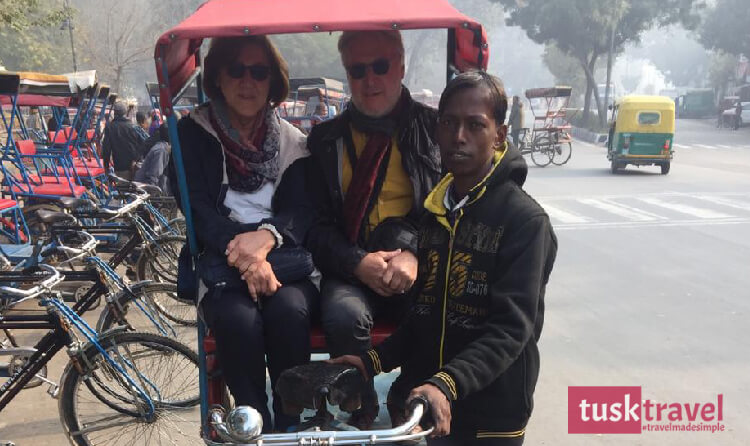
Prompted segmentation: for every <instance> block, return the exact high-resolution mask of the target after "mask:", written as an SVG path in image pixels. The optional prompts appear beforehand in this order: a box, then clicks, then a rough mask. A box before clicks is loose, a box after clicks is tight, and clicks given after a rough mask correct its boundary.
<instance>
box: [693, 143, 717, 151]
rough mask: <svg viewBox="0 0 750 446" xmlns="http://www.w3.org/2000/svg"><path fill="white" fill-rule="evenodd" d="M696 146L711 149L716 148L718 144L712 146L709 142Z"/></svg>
mask: <svg viewBox="0 0 750 446" xmlns="http://www.w3.org/2000/svg"><path fill="white" fill-rule="evenodd" d="M695 146H696V147H701V148H703V149H709V150H716V148H717V147H716V146H710V145H708V144H696V145H695Z"/></svg>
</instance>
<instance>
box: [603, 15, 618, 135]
mask: <svg viewBox="0 0 750 446" xmlns="http://www.w3.org/2000/svg"><path fill="white" fill-rule="evenodd" d="M616 8H617V6H615V11H613V12H612V29H611V31H610V34H609V54H608V55H607V85H606V86H605V88H604V118H605V119H604V121H605V122H604V123H605V124H606V123H607V121H608V120H609V119H608V117H609V85H610V83H611V82H612V57H613V54H614V52H615V27H616V26H617V20H616V18H615V17H616V14H617V9H616Z"/></svg>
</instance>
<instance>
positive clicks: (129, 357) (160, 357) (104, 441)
mask: <svg viewBox="0 0 750 446" xmlns="http://www.w3.org/2000/svg"><path fill="white" fill-rule="evenodd" d="M100 343H101V345H102V347H104V349H105V350H106V351H107V353H108V354H109V355H110V357H112V358H113V360H114V361H115V362H116V363H118V364H119V365H120V366H121V367H123V368H124V369H125V370H127V371H128V375H129V376H130V377H131V378H132V379H133V381H135V382H136V383H137V384H138V386H139V387H140V388H141V389H142V390H143V391H144V392H145V393H146V394H147V395H148V396H149V398H150V399H151V401H152V402H153V406H154V411H153V413H152V414H151V415H150V416H148V415H147V413H148V412H149V411H148V410H147V409H148V404H147V402H146V400H145V399H144V398H143V397H142V396H140V395H139V394H138V393H137V392H135V391H134V388H133V386H132V385H130V384H129V383H128V382H127V381H126V380H125V379H124V377H123V375H122V374H120V373H118V372H117V371H115V369H114V368H113V367H112V366H111V365H110V364H109V363H107V362H106V361H105V360H104V357H103V356H102V354H101V353H100V352H99V351H98V350H97V349H96V348H95V346H89V347H88V348H87V349H86V350H85V351H84V352H83V353H82V356H81V359H82V361H80V362H79V364H81V365H83V366H84V370H83V373H81V370H79V368H78V366H76V365H74V363H73V361H71V362H70V363H69V364H68V366H67V367H66V369H65V372H64V374H63V381H62V384H61V392H60V402H59V411H60V418H61V420H62V423H63V427H64V428H65V432H66V434H67V435H68V438H69V439H70V440H71V442H72V443H73V444H76V445H78V446H94V445H107V446H110V445H123V446H135V445H149V444H161V443H162V442H163V443H164V444H197V443H198V442H199V441H200V438H199V430H200V409H199V407H198V405H199V400H200V399H199V395H198V356H197V354H196V353H195V352H193V351H192V350H190V349H189V348H187V347H185V346H184V345H182V344H180V343H179V342H177V341H175V340H173V339H169V338H167V337H163V336H157V335H155V334H152V333H137V332H114V333H111V334H110V335H107V336H104V337H103V338H102V339H101V340H100Z"/></svg>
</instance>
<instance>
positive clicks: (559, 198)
mask: <svg viewBox="0 0 750 446" xmlns="http://www.w3.org/2000/svg"><path fill="white" fill-rule="evenodd" d="M675 142H676V148H677V149H676V155H675V160H674V162H673V165H672V171H671V172H670V173H669V175H660V174H659V170H658V168H653V167H644V168H640V169H639V168H635V167H628V168H627V169H626V170H625V171H621V173H620V174H618V175H612V174H611V173H610V171H609V163H608V161H607V160H606V156H605V150H604V148H602V147H597V146H593V145H590V144H586V143H582V142H575V145H574V153H573V158H572V159H571V161H570V163H569V164H568V165H566V166H563V167H555V166H549V167H546V168H544V169H539V168H533V167H532V168H531V169H530V172H529V178H528V181H527V184H526V189H527V190H528V191H529V192H530V193H531V194H532V195H533V196H534V197H535V198H536V199H537V200H538V201H539V202H540V203H541V204H542V205H543V206H545V208H546V209H547V211H548V212H549V214H550V216H551V218H552V221H553V223H554V225H555V228H556V231H557V235H558V238H559V247H560V248H559V255H558V260H557V263H556V265H555V270H554V272H553V275H552V278H551V282H550V285H549V288H548V293H547V308H546V316H545V328H544V332H543V336H542V342H541V346H540V348H541V355H542V370H541V376H540V381H539V385H538V388H537V393H536V408H535V412H534V415H533V417H532V420H531V423H530V426H529V429H528V435H527V442H526V444H529V445H555V446H558V445H562V446H567V445H576V446H577V445H620V444H628V445H629V444H633V445H654V446H656V445H659V446H662V445H675V446H677V445H680V446H682V445H705V444H712V445H714V444H715V445H746V444H749V443H750V427H748V424H747V423H746V422H745V421H746V419H748V418H750V403H749V402H748V398H747V396H748V395H750V359H749V357H750V336H748V333H749V332H748V322H747V321H748V318H749V317H750V303H749V302H750V299H748V297H750V292H748V284H749V283H750V280H749V279H748V276H750V262H749V261H748V260H749V259H750V239H748V237H747V234H748V232H750V128H744V129H741V130H740V131H738V132H732V131H729V130H726V129H722V130H718V129H716V128H715V127H714V124H713V123H712V122H710V121H686V120H680V121H678V129H677V136H676V139H675ZM64 359H65V358H64V355H59V356H58V358H56V359H55V361H54V362H53V365H52V368H51V371H50V376H51V377H56V376H59V373H60V371H61V370H62V369H61V367H62V364H63V363H64V362H63V360H64ZM392 378H393V375H391V376H389V377H385V378H379V381H378V388H379V391H380V395H381V399H383V400H384V398H385V394H386V392H387V388H388V385H389V380H390V379H392ZM571 385H576V386H592V385H602V386H604V385H637V386H643V395H644V397H646V398H650V399H652V400H657V401H660V402H708V401H711V400H713V399H715V397H716V394H717V393H722V394H724V406H725V407H724V414H725V424H726V426H727V432H725V433H721V434H713V435H712V434H708V433H692V434H678V433H644V434H642V435H629V436H617V435H610V436H594V435H583V436H581V435H568V434H567V386H571ZM381 415H382V417H381V418H383V419H386V417H385V411H383V412H382V413H381ZM60 432H61V427H60V424H59V421H58V415H57V405H56V401H54V400H52V399H50V398H49V397H48V396H47V395H46V394H45V392H44V387H41V388H36V389H31V390H28V391H26V392H23V393H22V394H21V395H20V397H19V399H18V400H17V401H14V402H13V403H11V405H10V406H9V407H8V408H7V409H6V411H4V412H3V413H2V416H0V439H4V438H9V439H12V440H14V441H15V442H16V443H17V444H18V445H19V446H37V445H62V444H66V440H65V438H64V437H63V436H62V435H61V433H60Z"/></svg>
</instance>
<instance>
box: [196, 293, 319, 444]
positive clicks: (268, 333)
mask: <svg viewBox="0 0 750 446" xmlns="http://www.w3.org/2000/svg"><path fill="white" fill-rule="evenodd" d="M213 294H214V295H212V291H211V290H209V292H208V295H207V296H206V298H205V299H203V301H202V303H201V305H202V308H203V313H204V317H205V319H206V323H207V324H208V327H209V328H210V329H211V331H212V333H213V335H214V337H215V338H216V349H217V356H218V360H219V365H220V366H221V369H222V371H223V375H224V380H225V381H226V383H227V385H228V386H229V390H230V392H231V393H232V396H233V397H234V401H235V405H237V406H240V405H247V406H252V407H254V408H255V409H256V410H258V411H259V412H260V414H261V415H262V416H263V425H264V428H263V432H271V431H272V430H273V429H275V430H277V431H285V430H286V429H287V428H289V427H290V426H293V425H296V424H298V423H299V417H291V416H288V415H284V413H283V412H282V410H281V407H282V406H281V400H280V399H279V398H278V396H277V395H276V392H275V391H274V395H273V412H274V419H275V425H274V424H273V423H272V422H271V414H270V413H269V411H268V407H267V404H268V396H267V395H266V358H267V359H268V371H269V375H270V376H271V386H272V388H273V389H275V388H276V381H277V379H278V378H279V375H280V374H281V372H283V371H284V370H286V369H288V368H290V367H294V366H296V365H300V364H305V363H307V362H308V361H309V360H310V320H311V319H312V316H313V314H314V313H315V309H316V308H317V303H318V290H317V289H316V288H315V286H314V285H313V284H312V283H311V282H310V281H309V280H302V281H299V282H295V283H291V284H287V285H284V286H283V287H281V288H280V289H279V291H278V292H276V294H274V295H273V296H270V297H262V298H261V299H263V300H262V309H259V308H258V305H257V304H256V303H255V302H253V300H252V299H251V298H250V294H249V293H248V291H247V290H246V289H224V290H221V291H220V292H218V293H213Z"/></svg>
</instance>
